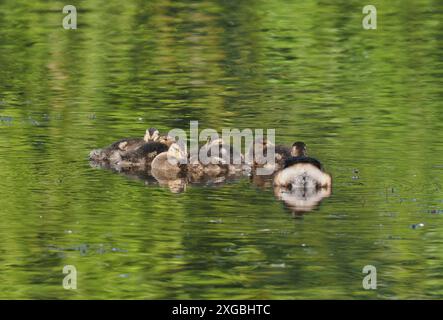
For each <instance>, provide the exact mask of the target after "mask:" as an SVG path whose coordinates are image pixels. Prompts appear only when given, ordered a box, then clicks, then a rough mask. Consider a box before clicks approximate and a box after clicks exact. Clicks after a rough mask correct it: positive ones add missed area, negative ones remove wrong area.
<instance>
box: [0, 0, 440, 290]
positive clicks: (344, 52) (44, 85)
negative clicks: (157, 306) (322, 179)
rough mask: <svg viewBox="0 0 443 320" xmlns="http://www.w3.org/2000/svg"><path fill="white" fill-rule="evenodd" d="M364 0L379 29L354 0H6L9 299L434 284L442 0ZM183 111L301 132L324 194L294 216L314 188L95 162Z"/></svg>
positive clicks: (1, 45) (0, 25) (182, 124)
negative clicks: (175, 177)
mask: <svg viewBox="0 0 443 320" xmlns="http://www.w3.org/2000/svg"><path fill="white" fill-rule="evenodd" d="M371 4H373V5H375V6H376V7H377V9H378V10H377V11H378V14H379V19H378V29H377V30H363V29H362V27H361V19H362V14H361V10H362V4H361V3H360V2H359V1H346V2H340V1H339V2H331V3H330V4H325V3H323V2H321V3H318V2H317V1H310V0H308V1H302V2H300V1H298V2H288V1H279V0H277V1H274V0H272V1H261V0H260V1H254V2H249V1H248V2H244V1H200V2H198V3H190V2H187V1H173V2H170V1H107V2H106V5H103V3H102V2H100V1H83V2H81V3H80V4H78V7H77V9H78V13H79V17H78V21H77V22H78V29H77V30H75V31H74V30H70V31H69V30H64V29H63V28H62V27H61V21H62V18H63V14H62V12H61V7H58V5H57V4H56V3H49V2H47V1H32V2H30V1H24V0H17V1H2V2H1V4H0V66H1V67H0V150H1V155H0V193H1V195H2V196H1V197H0V218H1V221H2V224H1V226H0V239H1V241H0V252H1V255H0V257H1V259H2V263H0V292H1V293H0V298H57V299H59V298H65V299H78V298H102V299H110V298H138V299H147V298H151V299H159V298H171V299H174V298H202V299H205V298H228V297H229V298H257V299H260V298H274V299H278V298H287V299H293V298H298V299H300V298H364V299H374V298H386V299H394V298H395V299H396V298H442V297H443V279H442V276H441V265H442V264H443V250H442V246H443V220H442V219H443V216H442V214H441V212H442V210H443V191H442V180H443V163H442V159H443V136H442V132H443V112H442V110H443V109H442V103H441V101H442V99H441V97H442V89H441V88H443V86H442V83H441V71H440V70H442V67H443V66H442V61H441V55H442V47H441V41H440V40H441V33H442V29H441V23H440V21H443V17H442V12H443V10H442V9H443V8H442V4H441V3H440V2H438V1H433V0H420V1H414V2H408V3H407V5H405V4H404V3H403V2H401V3H400V1H392V2H389V3H387V2H386V1H378V0H375V1H373V2H372V3H371ZM190 120H198V121H199V125H200V127H202V128H213V129H215V130H217V131H219V132H220V131H221V129H222V128H226V127H229V128H239V129H243V128H252V129H254V128H275V129H276V143H278V144H284V145H291V144H292V142H294V141H295V140H300V141H305V142H306V143H308V145H309V148H310V150H311V153H312V156H313V157H316V158H318V159H320V160H321V161H322V163H323V164H324V165H325V167H326V171H327V172H329V173H331V174H332V176H333V179H334V189H333V192H332V195H331V196H330V197H324V198H323V199H322V200H321V205H319V206H317V207H316V208H315V209H314V210H313V211H311V212H310V213H309V214H304V215H302V216H301V217H300V218H299V219H294V218H293V216H292V214H291V212H292V211H297V212H298V211H300V210H301V209H300V208H307V207H310V206H311V205H314V206H315V202H317V200H316V199H317V197H318V200H320V197H323V195H321V194H320V195H309V197H311V196H313V197H312V199H311V198H310V199H309V200H308V199H307V198H308V197H307V195H306V194H297V193H295V194H291V193H283V194H279V195H278V198H281V200H282V201H276V196H275V195H274V190H273V189H272V185H270V184H269V181H266V180H260V179H255V178H254V177H239V178H238V179H236V180H235V181H230V180H229V181H225V182H223V183H215V184H213V185H211V184H210V183H209V185H208V184H206V183H201V184H195V185H194V184H192V185H190V184H187V185H186V184H184V185H183V183H182V182H181V181H176V182H175V184H173V185H172V186H169V185H168V186H167V187H163V186H161V185H158V184H157V182H156V181H154V180H149V179H145V178H142V180H139V179H138V177H135V179H131V178H129V177H128V175H127V174H124V175H123V174H113V173H112V172H109V171H108V170H102V169H99V170H97V169H95V168H91V166H90V165H89V164H88V161H87V154H88V152H89V151H90V150H91V149H93V148H95V147H97V146H105V145H109V144H110V143H112V142H113V141H116V140H117V139H118V138H119V137H125V136H127V135H129V136H138V135H139V133H140V132H144V130H145V129H146V128H147V127H149V126H155V127H156V128H158V129H159V130H160V131H161V132H164V131H167V130H168V129H169V128H181V129H184V130H187V128H189V121H190ZM145 184H149V186H146V185H145ZM170 188H171V189H172V190H175V191H182V189H183V188H186V192H178V193H174V192H171V191H170ZM295 208H296V210H295ZM419 224H423V227H420V228H415V229H414V228H411V225H419ZM75 248H77V249H75ZM79 248H82V249H79ZM85 248H86V249H85ZM113 248H115V249H118V250H113ZM68 264H69V265H75V266H76V268H77V270H78V276H79V279H78V281H77V284H78V289H77V290H64V289H63V287H62V279H63V276H64V275H63V273H62V270H63V266H65V265H68ZM368 264H371V265H374V266H376V267H377V274H378V277H379V278H378V289H377V290H369V291H368V290H364V289H363V288H362V286H361V282H362V269H363V267H364V266H365V265H368ZM411 284H413V285H411Z"/></svg>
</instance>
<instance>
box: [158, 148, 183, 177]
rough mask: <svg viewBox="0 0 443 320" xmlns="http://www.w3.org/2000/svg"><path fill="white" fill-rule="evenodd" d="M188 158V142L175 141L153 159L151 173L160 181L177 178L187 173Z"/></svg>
mask: <svg viewBox="0 0 443 320" xmlns="http://www.w3.org/2000/svg"><path fill="white" fill-rule="evenodd" d="M187 160H188V155H187V152H186V144H184V143H181V142H175V143H173V144H171V146H170V147H169V148H168V150H167V151H164V152H162V153H160V154H158V155H157V156H156V157H155V158H154V159H153V160H152V163H151V174H152V175H153V176H154V177H155V178H156V179H157V180H158V181H165V180H166V181H169V180H176V179H177V178H178V177H181V176H185V175H186V172H187Z"/></svg>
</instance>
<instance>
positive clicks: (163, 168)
mask: <svg viewBox="0 0 443 320" xmlns="http://www.w3.org/2000/svg"><path fill="white" fill-rule="evenodd" d="M271 146H273V148H274V150H275V161H274V164H273V166H272V168H268V169H270V172H272V174H271V175H272V176H273V184H274V187H278V188H280V189H284V190H289V191H290V190H294V188H298V189H317V190H318V189H322V188H325V189H328V190H330V188H331V185H332V179H331V176H330V175H329V174H327V173H325V172H324V171H323V167H322V165H321V163H320V162H319V161H318V160H316V159H314V158H311V157H308V155H307V148H306V144H305V143H303V142H295V143H294V144H293V145H292V147H286V146H282V145H272V144H271V143H270V142H268V141H267V140H266V139H258V140H256V141H254V142H253V143H252V144H251V146H250V147H249V151H248V154H247V157H245V156H243V155H242V154H241V153H239V152H238V151H236V150H233V149H232V146H230V145H227V144H225V143H224V142H223V140H222V139H214V140H209V141H207V142H206V144H204V145H203V146H202V148H203V152H206V154H207V153H208V152H210V150H213V149H214V148H219V149H218V150H219V152H220V153H221V154H223V153H225V152H230V154H232V153H233V152H237V154H239V155H240V159H241V161H240V163H239V164H230V163H228V162H226V161H225V160H224V159H223V158H221V157H220V156H219V155H217V156H211V155H209V160H210V161H209V163H202V162H201V161H199V159H194V158H193V157H191V156H190V155H189V154H188V152H187V148H186V145H185V144H184V143H180V142H177V141H176V140H175V139H174V138H172V137H170V136H168V135H162V134H160V132H159V131H158V130H157V129H156V128H149V129H147V130H146V133H145V135H144V137H143V138H126V139H122V140H119V141H117V142H114V143H112V144H111V145H110V146H108V147H106V148H103V149H95V150H92V151H91V152H90V154H89V159H90V160H91V161H93V162H95V163H99V164H105V165H107V166H109V167H112V168H119V171H122V170H123V171H125V170H126V171H146V170H149V171H150V173H151V174H152V175H153V176H154V177H155V178H156V179H157V180H158V181H159V182H160V181H171V180H176V179H177V178H178V177H179V178H186V179H188V181H190V182H196V181H199V180H201V179H203V178H204V177H206V178H208V177H210V178H216V177H220V176H229V175H235V174H239V173H244V172H248V174H250V175H254V174H255V172H256V169H258V168H260V167H266V166H268V164H266V163H265V161H261V160H263V159H260V158H259V157H265V156H266V154H267V150H268V149H269V148H270V147H271ZM201 152H202V151H200V154H201ZM220 153H219V154H220ZM171 160H172V161H171ZM206 162H207V161H206ZM263 163H264V164H263Z"/></svg>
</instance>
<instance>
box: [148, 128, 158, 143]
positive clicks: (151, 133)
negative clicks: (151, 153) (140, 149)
mask: <svg viewBox="0 0 443 320" xmlns="http://www.w3.org/2000/svg"><path fill="white" fill-rule="evenodd" d="M159 137H160V133H159V132H158V130H157V129H156V128H149V129H147V130H146V133H145V137H144V140H145V141H146V142H149V141H157V140H158V139H159Z"/></svg>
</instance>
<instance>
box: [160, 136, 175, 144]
mask: <svg viewBox="0 0 443 320" xmlns="http://www.w3.org/2000/svg"><path fill="white" fill-rule="evenodd" d="M158 142H160V143H163V144H165V145H167V146H168V147H170V146H171V145H172V144H173V143H174V142H175V138H174V137H171V136H169V135H166V136H160V137H159V138H158Z"/></svg>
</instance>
